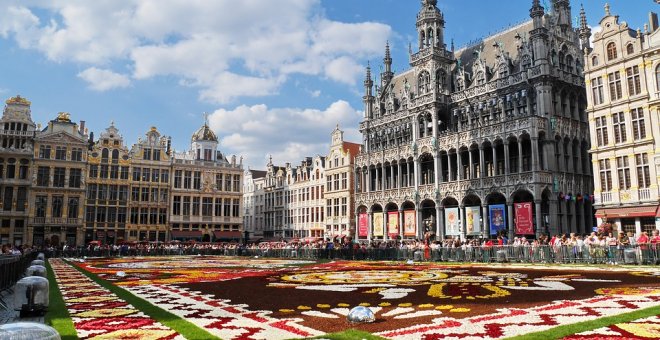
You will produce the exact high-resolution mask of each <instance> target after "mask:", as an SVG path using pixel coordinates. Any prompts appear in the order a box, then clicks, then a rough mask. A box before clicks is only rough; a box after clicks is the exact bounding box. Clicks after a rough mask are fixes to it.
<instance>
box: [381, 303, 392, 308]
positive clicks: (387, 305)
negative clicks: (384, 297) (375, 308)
mask: <svg viewBox="0 0 660 340" xmlns="http://www.w3.org/2000/svg"><path fill="white" fill-rule="evenodd" d="M378 305H379V306H381V307H389V306H391V305H392V304H391V303H389V302H381V303H379V304H378Z"/></svg>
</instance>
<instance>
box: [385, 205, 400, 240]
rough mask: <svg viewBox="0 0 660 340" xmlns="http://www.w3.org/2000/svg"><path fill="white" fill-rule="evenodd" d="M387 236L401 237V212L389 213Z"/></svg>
mask: <svg viewBox="0 0 660 340" xmlns="http://www.w3.org/2000/svg"><path fill="white" fill-rule="evenodd" d="M387 234H388V235H389V236H390V237H397V236H399V212H398V211H389V212H387Z"/></svg>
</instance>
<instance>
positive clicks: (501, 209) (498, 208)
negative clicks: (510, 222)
mask: <svg viewBox="0 0 660 340" xmlns="http://www.w3.org/2000/svg"><path fill="white" fill-rule="evenodd" d="M488 216H489V222H490V234H491V235H495V234H497V233H499V232H500V231H502V230H504V229H506V206H505V205H504V204H493V205H489V206H488Z"/></svg>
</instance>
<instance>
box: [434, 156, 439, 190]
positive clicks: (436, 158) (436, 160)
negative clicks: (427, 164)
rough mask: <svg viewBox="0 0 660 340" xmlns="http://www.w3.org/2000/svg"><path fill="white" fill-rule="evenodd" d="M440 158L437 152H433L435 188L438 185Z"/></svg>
mask: <svg viewBox="0 0 660 340" xmlns="http://www.w3.org/2000/svg"><path fill="white" fill-rule="evenodd" d="M439 170H440V156H439V155H438V152H437V151H433V184H434V186H435V187H436V188H437V187H438V184H440V171H439Z"/></svg>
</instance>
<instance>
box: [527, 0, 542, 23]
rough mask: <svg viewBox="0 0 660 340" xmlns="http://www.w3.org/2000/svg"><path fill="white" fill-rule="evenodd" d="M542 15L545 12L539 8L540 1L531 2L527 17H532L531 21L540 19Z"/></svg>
mask: <svg viewBox="0 0 660 340" xmlns="http://www.w3.org/2000/svg"><path fill="white" fill-rule="evenodd" d="M544 14H545V10H544V9H543V6H541V1H540V0H533V1H532V8H530V9H529V16H530V17H532V19H535V18H542V17H543V15H544Z"/></svg>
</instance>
